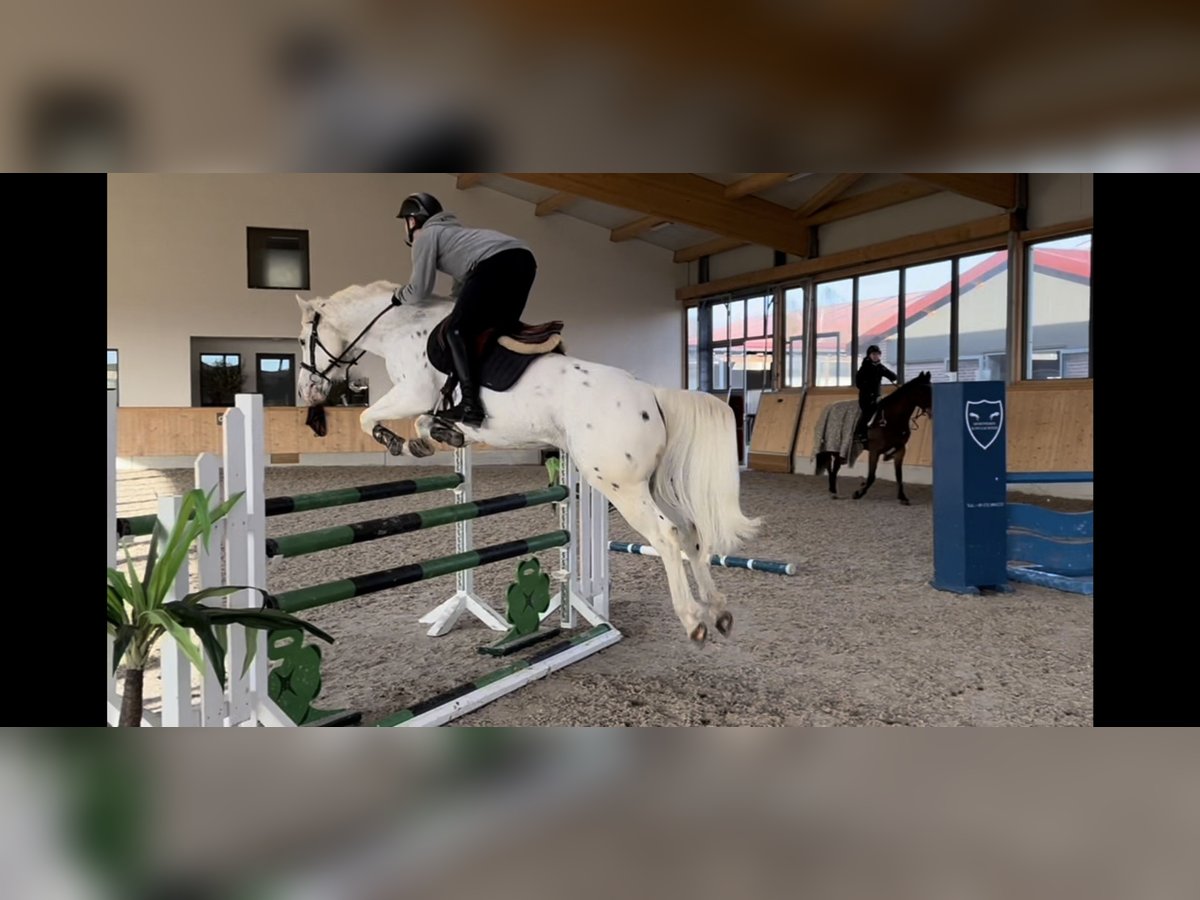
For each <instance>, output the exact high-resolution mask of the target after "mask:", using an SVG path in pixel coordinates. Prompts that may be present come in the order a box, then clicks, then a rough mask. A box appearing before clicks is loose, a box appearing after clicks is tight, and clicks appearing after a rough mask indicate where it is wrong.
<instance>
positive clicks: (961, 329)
mask: <svg viewBox="0 0 1200 900" xmlns="http://www.w3.org/2000/svg"><path fill="white" fill-rule="evenodd" d="M1007 350H1008V251H1007V250H994V251H992V252H990V253H980V254H978V255H975V256H963V257H960V258H959V260H958V380H959V381H1003V380H1004V376H1005V371H1006V369H1007V365H1006V360H1007ZM968 361H971V365H969V366H968V365H966V363H967V362H968Z"/></svg>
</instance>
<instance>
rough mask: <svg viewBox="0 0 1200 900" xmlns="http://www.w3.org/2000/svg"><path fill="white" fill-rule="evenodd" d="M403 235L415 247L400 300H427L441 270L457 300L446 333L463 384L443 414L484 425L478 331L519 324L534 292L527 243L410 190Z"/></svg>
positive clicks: (398, 291) (399, 292)
mask: <svg viewBox="0 0 1200 900" xmlns="http://www.w3.org/2000/svg"><path fill="white" fill-rule="evenodd" d="M397 218H399V219H404V223H405V240H404V242H405V243H406V244H408V245H409V246H410V247H412V276H411V277H410V278H409V281H408V284H406V285H404V286H402V287H399V288H397V289H396V291H395V294H394V299H395V300H396V302H398V303H407V302H410V301H413V300H423V299H425V298H427V297H429V296H431V295H432V293H433V285H434V280H435V279H436V277H437V273H438V272H445V273H446V274H447V275H449V276H451V277H452V278H453V279H454V286H453V287H452V288H451V290H450V297H451V298H452V299H453V300H454V301H455V303H454V309H453V311H451V313H450V315H449V317H448V318H449V322H448V323H447V326H446V341H447V343H448V344H449V347H450V354H451V356H452V358H453V359H454V368H455V374H457V376H458V380H459V383H460V385H461V386H462V402H461V403H460V404H458V405H457V406H454V407H452V408H451V409H448V410H446V411H445V412H442V413H440V414H439V415H440V417H441V418H444V419H449V420H451V421H461V422H462V423H463V424H464V425H473V426H479V425H481V424H483V419H484V416H485V415H486V412H485V410H484V409H483V404H482V403H481V402H480V400H479V361H478V359H477V358H476V355H475V343H476V341H475V339H476V338H477V336H478V335H479V334H480V333H481V332H482V331H484V330H485V329H487V328H492V327H496V328H500V329H504V328H506V327H509V326H515V325H516V324H517V322H518V321H520V318H521V313H522V312H524V310H525V304H526V303H527V302H528V300H529V290H530V288H531V287H532V286H533V279H534V277H535V276H536V274H537V263H536V261H535V260H534V258H533V253H532V251H531V250H530V249H529V245H528V244H526V243H525V242H524V241H521V240H518V239H517V238H514V237H510V236H509V235H507V234H502V233H500V232H499V231H491V230H489V229H486V228H466V227H464V226H463V225H462V223H461V222H459V221H458V217H457V216H455V215H454V214H453V213H448V212H443V211H442V205H441V204H440V203H439V202H438V201H437V198H435V197H433V196H431V195H430V194H425V193H418V194H410V195H409V196H408V197H406V198H405V199H404V202H403V203H402V204H401V205H400V213H399V215H397Z"/></svg>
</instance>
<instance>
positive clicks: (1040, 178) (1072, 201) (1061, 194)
mask: <svg viewBox="0 0 1200 900" xmlns="http://www.w3.org/2000/svg"><path fill="white" fill-rule="evenodd" d="M1091 215H1092V175H1091V173H1084V174H1077V173H1068V174H1050V175H1037V174H1031V175H1030V176H1029V215H1028V216H1027V222H1026V224H1027V225H1028V226H1029V227H1030V228H1044V227H1046V226H1047V225H1059V224H1061V223H1063V222H1073V221H1075V220H1076V219H1086V218H1089V217H1090V216H1091Z"/></svg>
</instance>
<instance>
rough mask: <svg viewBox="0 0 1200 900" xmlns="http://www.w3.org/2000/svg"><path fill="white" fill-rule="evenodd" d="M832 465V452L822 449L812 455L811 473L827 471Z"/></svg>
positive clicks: (818, 473)
mask: <svg viewBox="0 0 1200 900" xmlns="http://www.w3.org/2000/svg"><path fill="white" fill-rule="evenodd" d="M832 465H833V454H832V453H830V452H829V451H828V450H822V451H821V452H820V453H817V454H816V455H815V456H813V466H814V468H813V474H814V475H820V474H821V473H822V472H827V471H829V467H830V466H832Z"/></svg>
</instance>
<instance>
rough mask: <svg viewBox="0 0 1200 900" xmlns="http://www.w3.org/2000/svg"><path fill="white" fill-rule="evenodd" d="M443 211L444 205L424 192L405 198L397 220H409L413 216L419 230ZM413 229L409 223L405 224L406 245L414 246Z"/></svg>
mask: <svg viewBox="0 0 1200 900" xmlns="http://www.w3.org/2000/svg"><path fill="white" fill-rule="evenodd" d="M441 211H442V204H440V203H438V200H437V197H435V196H433V194H426V193H424V192H421V193H417V194H409V195H408V196H407V197H405V198H404V202H403V203H401V204H400V212H399V213H397V214H396V218H397V219H407V218H408V217H409V216H413V217H414V218H416V220H417V228H420V227H421V226H422V225H424V224H425V223H426V222H427V221H428V220H429V219H430V218H431V217H433V216H436V215H437V214H438V213H440V212H441ZM413 230H414V229H413V228H412V227H411V226H409V224H408V222H407V221H405V223H404V243H406V244H407V245H408V246H410V247H411V246H412V242H413Z"/></svg>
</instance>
